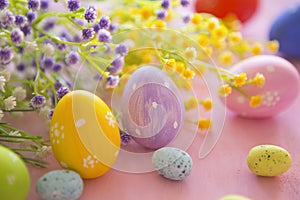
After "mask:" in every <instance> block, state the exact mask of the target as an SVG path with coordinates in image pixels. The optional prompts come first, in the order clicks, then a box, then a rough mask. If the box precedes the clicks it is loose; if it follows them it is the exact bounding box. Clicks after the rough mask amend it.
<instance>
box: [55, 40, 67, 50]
mask: <svg viewBox="0 0 300 200" xmlns="http://www.w3.org/2000/svg"><path fill="white" fill-rule="evenodd" d="M61 39H63V38H61ZM55 45H56V47H57V48H58V49H59V50H61V51H64V50H66V48H67V45H66V44H63V43H55Z"/></svg>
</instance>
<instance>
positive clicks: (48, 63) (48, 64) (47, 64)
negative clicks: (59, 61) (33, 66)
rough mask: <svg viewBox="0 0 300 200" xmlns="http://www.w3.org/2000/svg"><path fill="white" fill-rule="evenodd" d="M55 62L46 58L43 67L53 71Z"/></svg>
mask: <svg viewBox="0 0 300 200" xmlns="http://www.w3.org/2000/svg"><path fill="white" fill-rule="evenodd" d="M54 64H55V62H54V60H53V59H52V58H45V59H44V60H43V62H42V67H44V68H45V69H51V68H52V67H53V66H54Z"/></svg>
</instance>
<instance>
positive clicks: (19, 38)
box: [10, 29, 24, 45]
mask: <svg viewBox="0 0 300 200" xmlns="http://www.w3.org/2000/svg"><path fill="white" fill-rule="evenodd" d="M10 39H11V41H12V42H13V43H14V44H15V45H20V44H21V43H22V42H23V40H24V33H23V32H22V31H21V30H20V29H14V30H12V31H11V33H10Z"/></svg>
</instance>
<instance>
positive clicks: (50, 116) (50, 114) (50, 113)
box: [48, 109, 54, 119]
mask: <svg viewBox="0 0 300 200" xmlns="http://www.w3.org/2000/svg"><path fill="white" fill-rule="evenodd" d="M53 113H54V110H53V109H51V110H50V111H49V114H48V118H49V119H52V116H53Z"/></svg>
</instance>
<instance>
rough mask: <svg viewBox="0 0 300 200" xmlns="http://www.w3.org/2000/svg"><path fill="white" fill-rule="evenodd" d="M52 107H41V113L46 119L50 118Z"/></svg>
mask: <svg viewBox="0 0 300 200" xmlns="http://www.w3.org/2000/svg"><path fill="white" fill-rule="evenodd" d="M50 110H51V108H50V107H49V106H44V107H42V108H41V109H40V112H39V115H40V116H42V117H43V118H44V119H49V113H50Z"/></svg>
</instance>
